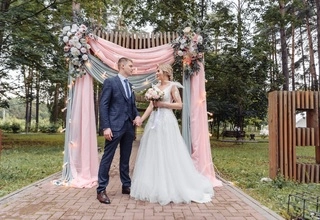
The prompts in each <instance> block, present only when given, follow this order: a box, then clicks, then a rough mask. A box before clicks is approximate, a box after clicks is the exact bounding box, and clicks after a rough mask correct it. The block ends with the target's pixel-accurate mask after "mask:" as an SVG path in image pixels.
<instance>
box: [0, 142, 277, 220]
mask: <svg viewBox="0 0 320 220" xmlns="http://www.w3.org/2000/svg"><path fill="white" fill-rule="evenodd" d="M138 145H139V141H135V142H134V147H133V151H132V157H131V158H132V160H131V169H132V168H133V164H134V160H135V158H136V154H137V149H138ZM118 155H119V152H116V156H115V158H114V163H113V165H112V170H111V179H110V184H109V186H108V188H107V193H108V196H109V197H110V199H111V204H110V205H106V204H101V203H100V202H98V200H97V199H96V189H95V188H89V189H77V188H71V187H65V186H56V185H54V184H52V181H53V180H58V179H59V178H61V173H57V174H54V175H52V176H49V177H48V178H46V179H43V180H41V181H38V182H36V183H34V184H32V185H29V186H27V187H25V188H22V189H21V190H18V191H16V192H13V193H11V194H9V195H7V196H5V197H2V198H0V219H3V220H11V219H12V220H13V219H23V220H25V219H45V220H47V219H112V220H117V219H123V220H131V219H132V220H140V219H141V220H142V219H146V220H161V219H164V220H183V219H190V220H200V219H210V220H211V219H212V220H216V219H217V220H224V219H228V220H229V219H230V220H264V219H266V220H276V219H283V218H281V217H280V216H279V215H277V214H276V213H274V212H273V211H271V210H269V209H268V208H266V207H264V206H262V205H261V204H260V203H259V202H257V201H256V200H254V199H252V198H251V197H249V196H248V195H246V194H244V193H243V192H242V191H241V190H239V189H237V188H235V187H234V186H232V185H229V184H228V183H227V182H225V181H224V184H223V187H218V188H215V197H214V199H213V201H212V202H210V203H206V204H197V203H191V204H168V205H166V206H161V205H159V204H151V203H148V202H142V201H135V200H133V199H131V198H129V195H122V194H121V183H120V180H119V172H118V160H119V157H118ZM131 171H132V170H131Z"/></svg>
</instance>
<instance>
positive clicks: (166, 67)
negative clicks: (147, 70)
mask: <svg viewBox="0 0 320 220" xmlns="http://www.w3.org/2000/svg"><path fill="white" fill-rule="evenodd" d="M158 68H159V69H160V70H162V72H164V73H166V74H167V76H168V78H169V81H172V80H173V70H172V67H171V65H170V64H166V63H165V64H160V65H159V66H158Z"/></svg>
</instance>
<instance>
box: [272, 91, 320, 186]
mask: <svg viewBox="0 0 320 220" xmlns="http://www.w3.org/2000/svg"><path fill="white" fill-rule="evenodd" d="M319 96H320V92H317V91H293V92H289V91H274V92H270V93H269V106H268V108H269V109H268V112H269V116H268V117H269V119H268V120H269V176H270V177H271V178H275V177H276V176H277V175H278V174H280V175H283V176H284V177H285V178H286V179H292V180H297V181H298V182H302V183H311V182H312V183H319V182H320V141H319V139H320V131H319V124H320V121H319V117H320V113H319V107H320V105H319V104H320V103H319V102H320V99H319ZM297 110H302V111H306V113H307V122H306V124H307V126H306V127H305V128H297V127H296V121H295V119H296V111H297ZM296 146H314V147H315V163H312V164H306V163H298V162H297V155H296Z"/></svg>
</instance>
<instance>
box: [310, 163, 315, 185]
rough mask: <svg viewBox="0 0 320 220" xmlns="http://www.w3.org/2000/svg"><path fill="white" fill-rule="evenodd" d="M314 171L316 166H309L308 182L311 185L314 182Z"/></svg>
mask: <svg viewBox="0 0 320 220" xmlns="http://www.w3.org/2000/svg"><path fill="white" fill-rule="evenodd" d="M315 169H316V165H313V164H312V165H311V168H310V182H311V183H314V181H315V176H314V174H315V172H314V171H315Z"/></svg>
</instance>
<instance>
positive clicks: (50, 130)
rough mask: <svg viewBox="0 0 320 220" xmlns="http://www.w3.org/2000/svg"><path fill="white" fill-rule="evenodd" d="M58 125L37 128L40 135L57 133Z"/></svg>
mask: <svg viewBox="0 0 320 220" xmlns="http://www.w3.org/2000/svg"><path fill="white" fill-rule="evenodd" d="M59 127H60V126H59V125H58V124H49V125H43V126H40V127H39V130H40V132H42V133H57V131H58V129H59Z"/></svg>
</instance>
